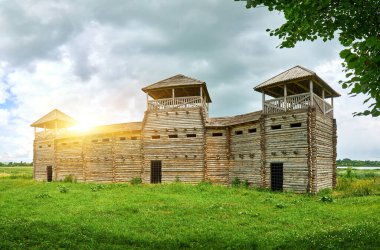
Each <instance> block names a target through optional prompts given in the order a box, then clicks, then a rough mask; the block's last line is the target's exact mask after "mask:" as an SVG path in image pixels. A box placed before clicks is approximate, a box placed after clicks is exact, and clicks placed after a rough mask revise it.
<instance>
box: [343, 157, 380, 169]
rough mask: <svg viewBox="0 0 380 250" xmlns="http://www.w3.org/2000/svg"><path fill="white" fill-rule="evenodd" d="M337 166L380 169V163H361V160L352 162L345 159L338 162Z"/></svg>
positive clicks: (367, 161)
mask: <svg viewBox="0 0 380 250" xmlns="http://www.w3.org/2000/svg"><path fill="white" fill-rule="evenodd" d="M336 165H337V166H345V167H346V166H351V167H362V166H372V167H380V161H369V160H366V161H361V160H351V159H348V158H344V159H342V160H340V159H339V160H337V161H336Z"/></svg>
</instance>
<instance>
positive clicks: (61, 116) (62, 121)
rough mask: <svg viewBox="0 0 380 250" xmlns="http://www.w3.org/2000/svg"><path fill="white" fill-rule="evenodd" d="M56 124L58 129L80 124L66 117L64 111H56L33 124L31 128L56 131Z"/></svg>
mask: <svg viewBox="0 0 380 250" xmlns="http://www.w3.org/2000/svg"><path fill="white" fill-rule="evenodd" d="M56 122H57V128H66V127H71V126H74V125H76V124H78V122H77V121H76V120H74V119H73V118H71V117H70V116H68V115H66V114H65V113H63V112H62V111H59V110H58V109H54V110H52V111H50V112H49V113H48V114H46V115H44V116H43V117H41V118H40V119H38V120H37V121H35V122H33V123H32V124H31V125H30V126H31V127H37V128H48V129H54V128H55V124H56Z"/></svg>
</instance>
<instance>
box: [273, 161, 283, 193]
mask: <svg viewBox="0 0 380 250" xmlns="http://www.w3.org/2000/svg"><path fill="white" fill-rule="evenodd" d="M270 180H271V189H272V191H282V189H283V184H284V164H283V163H271V164H270Z"/></svg>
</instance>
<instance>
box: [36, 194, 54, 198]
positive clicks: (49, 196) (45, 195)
mask: <svg viewBox="0 0 380 250" xmlns="http://www.w3.org/2000/svg"><path fill="white" fill-rule="evenodd" d="M36 198H39V199H46V198H51V195H50V194H47V193H41V194H37V195H36Z"/></svg>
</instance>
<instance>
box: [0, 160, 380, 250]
mask: <svg viewBox="0 0 380 250" xmlns="http://www.w3.org/2000/svg"><path fill="white" fill-rule="evenodd" d="M31 174H32V170H31V168H28V167H22V168H9V167H7V168H6V169H5V168H0V214H1V216H0V249H25V248H32V249H51V248H54V249H56V248H64V249H128V248H129V249H178V248H184V249H186V248H196V249H202V248H203V249H210V248H213V249H256V248H258V249H263V248H264V249H267V248H281V249H295V248H297V249H299V248H301V249H302V248H304V249H310V248H312V249H314V248H321V249H322V248H330V249H336V248H348V249H350V248H351V249H358V248H366V249H368V248H370V247H375V246H380V237H379V235H380V196H379V195H378V194H379V192H380V188H379V182H380V180H379V177H377V173H374V174H375V175H374V176H370V177H368V176H367V177H363V178H364V179H358V177H357V176H354V173H351V174H350V175H351V176H348V177H347V176H345V175H346V173H344V172H341V176H342V177H340V180H339V182H340V185H341V186H339V188H338V190H337V191H334V192H333V193H331V192H330V191H327V190H326V191H324V192H322V193H320V194H319V195H318V196H315V197H312V196H308V195H299V194H292V193H272V192H269V191H260V190H255V189H246V188H243V187H239V188H232V187H223V186H214V185H209V184H207V183H202V184H199V185H185V184H182V183H172V184H165V185H130V184H106V185H99V184H89V183H64V182H53V183H45V182H35V181H33V180H32V179H31ZM342 180H344V181H342ZM363 181H364V182H367V181H369V182H370V184H368V183H366V184H363V183H362V184H360V185H359V184H357V183H360V182H363ZM355 183H356V184H355ZM355 185H358V186H355ZM363 185H364V186H363ZM366 185H367V186H366ZM363 187H367V188H369V189H368V192H367V193H366V192H365V188H363ZM355 188H356V189H355ZM362 189H363V190H364V191H363V190H362ZM355 190H356V191H355ZM357 190H359V191H360V192H359V191H357Z"/></svg>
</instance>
